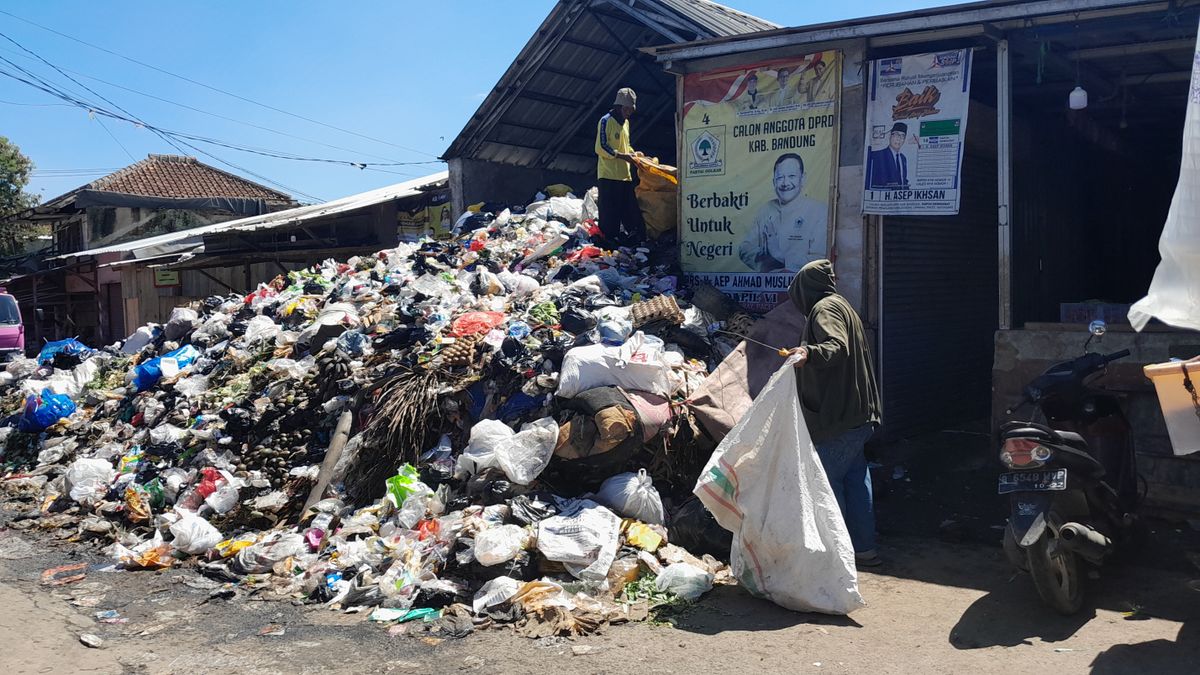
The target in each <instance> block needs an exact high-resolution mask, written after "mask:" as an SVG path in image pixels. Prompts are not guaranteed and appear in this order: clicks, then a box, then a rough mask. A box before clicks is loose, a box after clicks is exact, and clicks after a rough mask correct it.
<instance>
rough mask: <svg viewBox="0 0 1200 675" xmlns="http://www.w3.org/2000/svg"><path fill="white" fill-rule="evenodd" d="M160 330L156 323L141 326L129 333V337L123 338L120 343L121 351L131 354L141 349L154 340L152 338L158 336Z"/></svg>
mask: <svg viewBox="0 0 1200 675" xmlns="http://www.w3.org/2000/svg"><path fill="white" fill-rule="evenodd" d="M160 332H161V329H160V328H159V327H158V324H153V323H152V324H149V325H146V326H142V327H141V328H139V329H137V330H135V331H133V332H132V333H130V334H129V337H127V338H125V343H124V344H122V345H121V352H122V353H124V354H126V355H129V356H133V355H134V354H136V353H138V352H140V351H142V349H143V348H144V347H145V346H146V345H148V344H150V343H151V342H154V339H155V338H157V337H158V335H159V333H160Z"/></svg>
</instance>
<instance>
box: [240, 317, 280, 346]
mask: <svg viewBox="0 0 1200 675" xmlns="http://www.w3.org/2000/svg"><path fill="white" fill-rule="evenodd" d="M282 331H283V329H282V328H280V327H279V326H278V325H277V324H276V323H275V322H274V321H272V320H271V317H269V316H262V315H260V316H256V317H254V318H253V319H250V321H248V322H247V323H246V334H245V335H244V336H243V337H244V339H245V341H246V344H254V343H256V342H265V341H267V340H274V339H275V336H277V335H279V333H280V332H282Z"/></svg>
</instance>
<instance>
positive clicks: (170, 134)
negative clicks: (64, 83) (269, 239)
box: [0, 33, 442, 175]
mask: <svg viewBox="0 0 1200 675" xmlns="http://www.w3.org/2000/svg"><path fill="white" fill-rule="evenodd" d="M0 37H2V38H4V39H6V40H8V41H9V42H12V43H13V44H15V45H17V46H18V47H20V48H21V49H22V50H24V51H26V52H29V53H30V54H32V55H33V56H34V57H35V58H37V59H38V60H39V61H41V62H43V63H45V64H46V65H48V66H50V67H51V68H53V69H54V70H56V71H58V72H59V73H62V74H63V76H64V77H66V78H67V79H69V80H71V81H72V82H75V83H76V84H79V86H81V87H83V88H84V89H86V90H87V91H89V92H91V93H92V94H95V95H96V96H98V97H100V99H101V100H103V101H104V102H106V103H108V104H110V105H112V106H114V107H115V108H117V109H118V110H120V111H121V112H122V113H125V115H126V117H122V116H120V115H117V114H115V113H112V112H111V111H102V110H101V108H100V107H99V106H96V105H94V104H92V103H90V102H88V101H85V100H83V99H81V98H78V97H75V96H74V95H71V97H70V98H69V99H67V100H69V101H71V102H74V103H76V104H77V105H80V106H81V107H82V106H87V108H88V110H89V112H103V114H106V115H108V116H110V117H113V118H115V119H120V120H124V121H127V122H130V123H132V124H135V125H137V126H140V127H144V128H146V129H148V130H150V131H151V132H152V133H154V134H156V135H158V136H159V137H160V138H162V139H163V140H164V141H166V142H167V143H168V144H170V145H171V146H172V147H174V148H175V149H176V150H178V151H179V152H180V153H181V154H187V153H186V152H184V151H183V149H182V148H180V147H179V146H178V145H177V144H176V143H175V142H174V141H178V140H179V139H181V138H186V139H188V140H193V141H196V142H199V143H208V144H210V145H216V146H219V147H223V148H228V149H230V150H236V151H238V152H246V153H250V154H255V155H262V156H264V157H273V158H276V159H287V160H291V161H298V162H317V163H325V164H343V165H346V166H352V167H355V168H358V169H365V168H367V167H371V166H376V167H378V166H416V165H423V164H441V163H442V161H441V160H432V161H421V162H357V161H353V160H344V159H329V158H324V157H305V156H303V155H297V154H295V153H290V152H283V151H279V150H271V149H267V148H256V147H253V146H247V145H241V144H236V143H228V142H225V141H221V140H219V139H215V138H209V137H205V136H199V135H196V134H189V133H185V132H181V131H172V130H170V129H165V128H163V127H159V126H156V125H152V124H150V123H148V122H146V121H145V120H143V119H141V118H139V117H137V116H136V115H134V114H133V113H131V112H129V111H128V110H126V109H124V108H122V107H121V106H119V105H117V104H116V103H113V102H112V101H110V100H109V99H107V98H105V97H104V96H102V95H101V94H99V93H97V92H96V91H94V90H92V89H91V88H90V87H88V86H87V85H84V84H82V83H80V82H79V81H78V80H76V79H75V78H73V77H71V76H70V75H68V74H66V73H65V72H63V70H62V69H61V68H59V67H58V66H56V65H54V64H53V63H51V62H49V61H48V60H46V59H45V58H43V57H41V56H40V55H38V54H37V53H35V52H33V51H32V50H30V49H28V48H26V47H24V46H22V45H21V44H20V43H18V42H16V41H15V40H13V39H12V38H10V37H9V36H7V35H5V34H4V33H0ZM0 61H4V62H5V63H8V64H9V65H11V66H13V67H14V68H17V69H18V70H20V71H21V72H22V73H25V74H26V75H28V76H29V77H33V78H35V79H36V80H37V81H38V82H40V83H42V84H43V85H45V86H46V87H50V88H53V89H57V90H58V93H66V94H70V92H68V91H66V90H63V89H61V88H59V87H58V85H55V84H53V83H50V82H48V81H47V80H45V79H44V78H41V77H39V76H38V75H37V74H35V73H33V72H31V71H29V70H27V69H25V68H23V67H21V66H20V65H18V64H16V63H15V62H13V61H11V60H9V59H7V58H5V57H3V56H0ZM27 84H28V83H27ZM43 91H46V90H45V89H43ZM48 93H52V94H54V95H56V96H57V95H58V93H55V92H48ZM137 93H141V92H137ZM59 97H60V98H62V96H59ZM185 107H186V106H185ZM201 112H203V111H201ZM172 139H174V141H173V140H172ZM351 152H353V151H351ZM401 175H406V174H401Z"/></svg>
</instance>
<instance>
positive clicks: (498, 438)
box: [457, 417, 558, 485]
mask: <svg viewBox="0 0 1200 675" xmlns="http://www.w3.org/2000/svg"><path fill="white" fill-rule="evenodd" d="M557 442H558V423H557V422H555V421H554V418H553V417H543V418H542V419H540V420H536V421H533V422H530V423H528V424H525V425H523V426H522V427H521V430H520V431H519V432H515V433H514V432H513V430H512V429H511V428H510V427H509V426H508V425H507V424H505V423H504V422H501V421H499V420H481V421H480V422H479V423H477V424H476V425H475V426H474V427H471V438H470V440H469V441H468V442H467V447H466V449H464V450H463V453H462V455H460V456H459V458H458V466H457V473H458V474H459V475H460V476H461V475H475V474H477V473H479V472H480V471H482V470H484V469H487V468H490V467H497V468H499V469H501V470H502V471H504V474H505V475H506V476H508V479H509V480H511V481H512V482H514V483H517V484H518V485H528V484H530V483H532V482H533V480H534V479H535V478H537V477H538V476H539V475H541V473H542V471H544V470H545V469H546V465H548V464H549V463H550V457H551V456H552V455H553V454H554V445H555V443H557Z"/></svg>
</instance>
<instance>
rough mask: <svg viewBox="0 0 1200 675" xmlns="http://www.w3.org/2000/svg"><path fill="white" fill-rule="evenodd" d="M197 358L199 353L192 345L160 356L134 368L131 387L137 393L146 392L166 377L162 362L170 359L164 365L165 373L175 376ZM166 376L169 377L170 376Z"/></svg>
mask: <svg viewBox="0 0 1200 675" xmlns="http://www.w3.org/2000/svg"><path fill="white" fill-rule="evenodd" d="M198 358H200V351H199V350H198V349H196V348H195V347H193V346H192V345H184V346H183V347H180V348H179V349H176V350H174V351H170V352H167V353H166V354H163V355H162V356H156V357H154V358H152V359H150V360H148V361H146V362H144V363H141V364H138V365H136V366H134V368H133V370H132V371H131V372H132V373H133V386H134V387H136V388H137V390H138V391H146V390H147V389H149V388H151V387H153V386H154V385H156V384H158V381H159V380H160V379H162V378H163V376H164V375H166V373H165V372H164V370H163V366H164V363H163V362H164V361H165V360H167V359H170V361H167V363H166V368H167V371H174V373H175V374H178V373H179V371H181V370H183V369H184V368H187V367H188V366H190V365H192V362H193V361H195V360H196V359H198ZM167 376H168V377H170V375H167Z"/></svg>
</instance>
